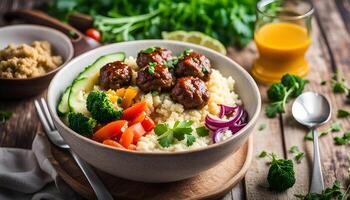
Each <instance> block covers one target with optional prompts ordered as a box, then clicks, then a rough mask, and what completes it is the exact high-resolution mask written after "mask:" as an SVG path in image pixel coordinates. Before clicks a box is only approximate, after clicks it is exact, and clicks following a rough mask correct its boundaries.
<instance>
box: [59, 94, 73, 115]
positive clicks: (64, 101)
mask: <svg viewBox="0 0 350 200" xmlns="http://www.w3.org/2000/svg"><path fill="white" fill-rule="evenodd" d="M70 89H71V87H68V88H67V89H66V90H65V91H64V93H63V94H62V97H61V100H60V102H59V103H58V106H57V114H58V116H60V117H65V116H66V115H67V114H68V113H69V111H70V109H69V106H68V98H69V93H70Z"/></svg>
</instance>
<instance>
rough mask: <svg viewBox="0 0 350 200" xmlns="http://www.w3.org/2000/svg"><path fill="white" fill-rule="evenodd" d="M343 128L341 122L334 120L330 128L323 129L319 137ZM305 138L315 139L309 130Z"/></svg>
mask: <svg viewBox="0 0 350 200" xmlns="http://www.w3.org/2000/svg"><path fill="white" fill-rule="evenodd" d="M341 128H342V126H341V124H340V123H338V122H334V123H332V124H331V126H330V127H329V128H327V129H325V130H323V131H321V132H320V134H319V136H318V137H322V136H325V135H327V134H328V133H330V132H338V131H340V130H341ZM304 139H305V140H313V136H312V131H310V132H308V133H307V134H306V135H305V137H304Z"/></svg>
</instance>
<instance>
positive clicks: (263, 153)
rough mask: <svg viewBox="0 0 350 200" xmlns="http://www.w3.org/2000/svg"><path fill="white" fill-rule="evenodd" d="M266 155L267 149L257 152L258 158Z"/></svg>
mask: <svg viewBox="0 0 350 200" xmlns="http://www.w3.org/2000/svg"><path fill="white" fill-rule="evenodd" d="M266 156H267V151H265V150H262V151H261V152H260V154H259V158H264V157H266Z"/></svg>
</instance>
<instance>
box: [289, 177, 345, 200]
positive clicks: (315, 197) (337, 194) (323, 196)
mask: <svg viewBox="0 0 350 200" xmlns="http://www.w3.org/2000/svg"><path fill="white" fill-rule="evenodd" d="M348 190H349V189H348ZM348 190H347V192H345V193H343V192H342V190H341V185H340V182H339V181H338V180H336V181H335V182H334V184H333V186H332V187H329V188H326V189H325V190H324V191H322V193H308V194H306V195H300V194H297V195H295V196H296V197H297V198H298V199H300V200H331V199H339V200H346V199H347V198H343V197H344V196H347V194H346V193H348Z"/></svg>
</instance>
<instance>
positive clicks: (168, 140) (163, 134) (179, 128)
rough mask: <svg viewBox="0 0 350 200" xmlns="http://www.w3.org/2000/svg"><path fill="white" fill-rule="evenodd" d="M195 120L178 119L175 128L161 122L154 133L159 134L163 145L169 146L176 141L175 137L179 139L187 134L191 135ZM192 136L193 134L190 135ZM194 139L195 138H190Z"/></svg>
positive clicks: (159, 140) (159, 141)
mask: <svg viewBox="0 0 350 200" xmlns="http://www.w3.org/2000/svg"><path fill="white" fill-rule="evenodd" d="M192 124H193V121H191V120H184V121H176V122H175V123H174V126H173V128H170V127H169V125H168V124H167V123H160V124H157V126H156V127H155V128H154V133H155V134H156V135H157V136H158V143H159V145H160V146H162V147H169V146H170V145H171V144H173V143H174V138H175V139H177V140H178V141H181V140H184V139H185V136H186V137H188V135H191V133H192V132H193V129H192V127H191V126H192ZM190 137H191V136H190ZM190 140H191V141H192V140H193V138H190Z"/></svg>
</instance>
